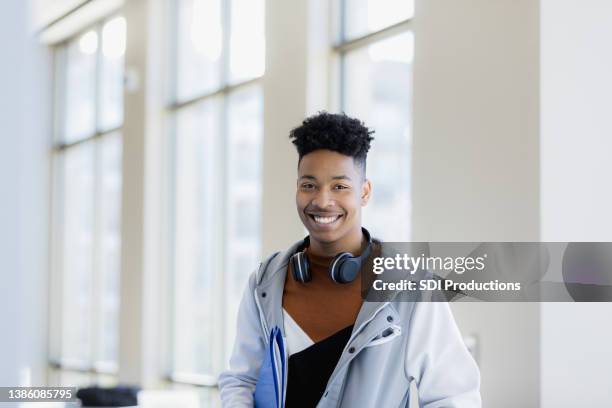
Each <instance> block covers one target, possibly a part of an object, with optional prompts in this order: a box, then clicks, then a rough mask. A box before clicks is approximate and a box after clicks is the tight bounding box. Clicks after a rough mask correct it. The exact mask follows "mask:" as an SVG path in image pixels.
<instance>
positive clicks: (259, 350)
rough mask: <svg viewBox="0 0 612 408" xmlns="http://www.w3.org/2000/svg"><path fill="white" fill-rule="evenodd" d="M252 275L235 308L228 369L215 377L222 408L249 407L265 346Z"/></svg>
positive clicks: (253, 276) (254, 274) (254, 275)
mask: <svg viewBox="0 0 612 408" xmlns="http://www.w3.org/2000/svg"><path fill="white" fill-rule="evenodd" d="M255 279H256V273H253V274H251V276H250V278H249V284H248V285H247V288H246V289H245V291H244V294H243V296H242V300H241V302H240V307H239V309H238V322H237V329H236V340H235V342H234V347H233V350H232V355H231V357H230V363H229V369H227V370H226V371H224V372H222V373H221V374H220V376H219V393H220V397H221V406H222V407H231V408H246V407H248V408H252V407H253V405H254V402H253V392H254V391H255V385H256V384H257V377H258V374H259V369H260V366H261V364H262V361H263V357H264V352H265V343H264V339H263V338H262V330H261V326H260V320H259V312H258V310H257V305H256V304H255V299H254V290H255Z"/></svg>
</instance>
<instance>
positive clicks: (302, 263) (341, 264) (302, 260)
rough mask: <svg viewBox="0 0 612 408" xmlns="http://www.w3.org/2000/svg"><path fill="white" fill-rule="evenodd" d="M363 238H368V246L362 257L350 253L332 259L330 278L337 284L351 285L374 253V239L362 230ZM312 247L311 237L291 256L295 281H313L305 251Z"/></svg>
mask: <svg viewBox="0 0 612 408" xmlns="http://www.w3.org/2000/svg"><path fill="white" fill-rule="evenodd" d="M361 231H362V232H363V236H364V237H365V238H366V241H367V245H366V247H365V249H364V250H363V252H362V253H361V255H359V256H353V254H351V253H350V252H341V253H339V254H338V255H336V256H335V257H334V259H332V261H331V263H330V264H329V277H330V278H331V279H332V280H333V281H334V282H336V283H349V282H352V281H353V280H355V278H356V277H357V274H358V273H359V271H360V270H361V265H362V264H363V261H364V260H366V259H368V257H369V256H370V252H371V251H372V237H371V236H370V233H369V232H368V230H367V229H365V228H363V227H362V228H361ZM309 245H310V237H309V236H308V237H306V238H304V241H302V243H301V244H300V246H299V247H298V248H297V250H296V253H295V254H293V255H292V256H291V258H290V259H289V262H290V263H291V271H292V275H293V279H295V281H297V282H300V283H306V282H309V281H311V280H312V275H311V273H310V262H309V261H308V256H307V255H306V252H304V250H305V249H306V248H308V246H309Z"/></svg>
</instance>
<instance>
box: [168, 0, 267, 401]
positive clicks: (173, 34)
mask: <svg viewBox="0 0 612 408" xmlns="http://www.w3.org/2000/svg"><path fill="white" fill-rule="evenodd" d="M179 2H180V0H170V1H168V3H167V5H166V10H167V16H168V17H167V19H168V20H167V21H168V24H167V26H168V29H169V41H168V43H167V49H166V51H165V55H167V56H168V57H169V60H170V61H171V63H170V64H169V68H168V70H167V72H168V85H169V86H167V87H166V90H165V91H166V92H165V94H166V97H165V99H166V104H165V106H164V111H163V115H164V117H165V118H166V123H167V124H168V128H167V129H166V131H165V137H166V138H167V146H168V148H169V149H168V153H167V156H166V162H167V163H168V166H169V173H168V174H169V177H168V185H169V192H170V194H169V195H170V197H171V199H170V200H168V201H169V202H168V212H167V219H168V226H167V231H168V232H169V234H168V238H167V240H166V243H167V247H168V248H169V250H168V252H169V253H168V257H167V262H166V263H165V264H164V267H163V269H164V275H165V276H166V277H167V281H168V282H169V288H168V289H167V292H168V298H167V299H168V303H169V305H168V307H167V308H166V310H168V313H165V316H164V320H165V321H164V325H165V326H166V327H168V328H169V330H168V333H169V335H168V336H167V339H166V342H165V350H163V355H164V356H165V358H164V359H163V360H164V361H163V367H164V369H163V371H164V373H165V374H164V377H163V380H164V381H165V382H166V383H167V384H170V385H187V386H195V387H198V388H201V389H205V390H214V389H216V388H217V387H218V384H217V375H215V374H210V373H206V374H199V373H188V372H179V371H175V356H174V342H175V336H176V333H175V332H174V327H175V325H174V323H175V322H174V316H175V314H176V309H175V308H176V303H175V295H176V287H175V273H176V272H175V270H174V265H175V255H176V254H175V249H174V247H175V235H174V234H175V231H176V225H175V219H176V210H175V199H174V197H175V196H176V194H175V193H176V183H175V180H176V173H175V172H176V142H177V137H178V134H177V126H176V117H177V116H178V115H179V114H180V113H181V111H185V110H187V109H190V108H192V107H195V106H197V105H199V104H203V103H206V102H207V101H211V100H215V99H216V100H217V101H216V102H217V103H219V108H218V118H217V119H218V121H219V122H218V123H219V132H218V134H216V135H215V137H216V138H218V140H219V141H220V144H219V152H220V153H221V155H222V159H221V160H219V163H218V166H217V167H216V169H215V170H216V171H217V172H218V173H217V174H218V178H219V180H220V185H221V186H225V185H226V184H227V183H226V181H227V179H228V177H229V170H228V168H227V164H228V163H227V157H228V152H229V149H230V142H229V136H230V135H229V129H228V128H229V126H228V113H229V111H230V109H229V100H230V98H231V96H232V95H233V94H234V93H238V92H240V91H241V90H244V89H248V88H252V87H258V88H259V89H260V91H261V93H262V101H261V102H262V106H263V99H264V98H263V82H264V77H265V72H264V73H263V74H262V75H260V76H257V77H254V78H249V79H244V80H239V81H231V80H230V65H229V63H230V52H231V50H230V34H231V30H232V26H231V24H232V21H231V20H232V19H231V7H232V4H231V3H232V1H225V0H221V1H220V3H221V31H222V36H221V38H222V41H221V54H220V57H219V58H220V61H221V66H220V77H219V82H218V84H219V86H217V87H216V89H213V90H210V91H204V92H200V93H199V94H196V95H194V96H191V97H188V98H184V99H183V100H179V99H178V97H177V94H178V92H177V86H178V85H177V84H178V75H179V73H178V65H179V64H178V58H177V50H178V47H177V44H178V41H179V35H178V26H177V25H178V19H179V16H178V14H179V13H178V9H179ZM264 8H265V1H264ZM264 19H265V13H264ZM264 30H265V23H264ZM263 121H264V118H263V112H262V117H261V122H262V127H263ZM228 193H229V190H228V188H227V187H223V188H222V190H220V191H219V196H220V197H222V198H221V200H222V203H221V205H219V208H220V213H219V217H218V221H217V222H216V223H215V225H213V226H212V228H213V229H214V230H215V232H216V233H217V235H218V236H219V237H221V239H220V240H219V244H218V246H217V248H216V249H217V251H219V253H220V254H221V255H220V256H219V258H220V260H221V261H220V263H221V265H219V266H220V267H219V268H216V271H215V274H214V278H213V280H214V281H216V282H219V286H218V287H216V288H217V289H218V290H217V291H215V296H214V299H213V303H215V304H218V305H223V306H222V307H220V308H219V313H220V317H219V320H220V321H222V322H224V324H231V325H234V324H235V322H228V321H227V318H226V317H227V310H226V309H227V308H226V307H225V292H226V289H227V282H226V281H227V280H226V276H225V273H222V272H221V271H222V270H224V269H225V267H226V266H227V265H228V262H227V261H228V253H227V252H228V251H227V247H228V245H227V240H228V237H227V235H228V234H227V225H226V223H227V220H228V219H229V215H228V213H229V211H228V209H227V203H228V199H229V194H228ZM260 240H261V236H260ZM217 332H218V333H219V336H220V337H219V338H218V339H216V340H215V342H218V343H220V344H221V345H222V354H223V355H224V356H225V355H228V353H227V351H228V350H230V349H231V345H228V344H227V343H228V342H227V339H226V337H227V336H226V326H223V327H222V329H220V330H218V331H217ZM224 360H225V359H224Z"/></svg>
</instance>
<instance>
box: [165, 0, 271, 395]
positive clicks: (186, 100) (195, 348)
mask: <svg viewBox="0 0 612 408" xmlns="http://www.w3.org/2000/svg"><path fill="white" fill-rule="evenodd" d="M173 4H174V5H175V8H174V10H175V13H174V14H175V15H174V21H173V26H174V27H175V30H174V41H175V44H174V46H172V47H170V49H171V51H172V52H173V53H174V55H173V58H172V60H173V61H176V62H175V64H174V67H173V71H174V75H173V77H174V78H173V81H172V82H173V89H172V92H171V94H172V95H171V96H172V97H171V104H170V105H169V107H168V113H169V116H170V118H171V123H172V125H171V130H170V138H171V143H170V145H171V146H172V152H171V156H172V158H171V160H170V161H171V162H172V163H173V165H172V176H171V179H172V183H171V184H172V185H173V187H172V190H173V194H172V197H171V201H172V205H171V208H172V209H171V213H172V214H171V217H170V219H171V220H172V221H171V223H172V225H171V228H170V230H171V231H172V233H171V237H170V240H171V242H170V244H169V246H170V247H171V248H172V255H171V261H170V265H169V269H170V273H171V276H172V282H173V287H172V296H171V298H172V299H173V300H172V313H171V315H172V322H171V328H172V330H171V332H172V333H171V341H170V344H171V350H170V356H171V358H170V360H171V361H169V366H170V367H169V371H170V373H169V374H170V378H171V380H172V381H175V382H184V383H191V384H198V385H203V386H214V384H215V382H216V377H217V375H218V373H219V372H220V371H221V370H222V369H223V368H224V366H225V364H226V362H227V361H228V360H229V353H230V351H231V350H230V347H231V345H232V344H233V337H234V335H235V334H234V330H235V322H236V315H237V307H238V304H239V301H240V297H241V295H242V290H243V289H244V287H245V282H246V281H247V277H248V275H249V274H250V273H251V272H252V271H253V269H254V267H255V266H256V265H257V261H258V259H259V255H260V254H259V248H260V218H261V217H260V202H261V199H260V195H261V164H262V163H261V156H262V153H261V149H262V132H263V106H262V104H263V96H262V84H261V76H262V75H263V72H264V57H265V50H264V47H265V42H264V2H263V0H232V1H222V0H175V1H174V3H173Z"/></svg>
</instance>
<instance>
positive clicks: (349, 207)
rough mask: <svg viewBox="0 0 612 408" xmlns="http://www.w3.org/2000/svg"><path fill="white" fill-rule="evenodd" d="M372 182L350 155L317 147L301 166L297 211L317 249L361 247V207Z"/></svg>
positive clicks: (305, 156) (304, 159)
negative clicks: (366, 177)
mask: <svg viewBox="0 0 612 408" xmlns="http://www.w3.org/2000/svg"><path fill="white" fill-rule="evenodd" d="M370 191H371V185H370V181H369V180H365V179H364V176H363V173H362V169H361V168H360V167H359V166H358V164H356V163H355V161H354V159H353V158H352V157H350V156H345V155H343V154H340V153H337V152H334V151H331V150H315V151H313V152H311V153H308V154H306V155H304V157H302V160H301V161H300V164H299V166H298V181H297V192H296V204H297V210H298V213H299V216H300V219H301V220H302V223H303V224H304V226H305V227H306V229H307V230H308V232H309V234H310V242H311V247H312V248H313V249H317V247H318V249H321V248H325V249H324V252H328V251H329V252H331V253H333V252H340V251H351V250H353V251H354V250H355V248H354V247H355V245H356V246H357V250H358V249H359V247H360V244H361V207H363V206H365V205H366V204H367V202H368V200H369V198H370Z"/></svg>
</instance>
